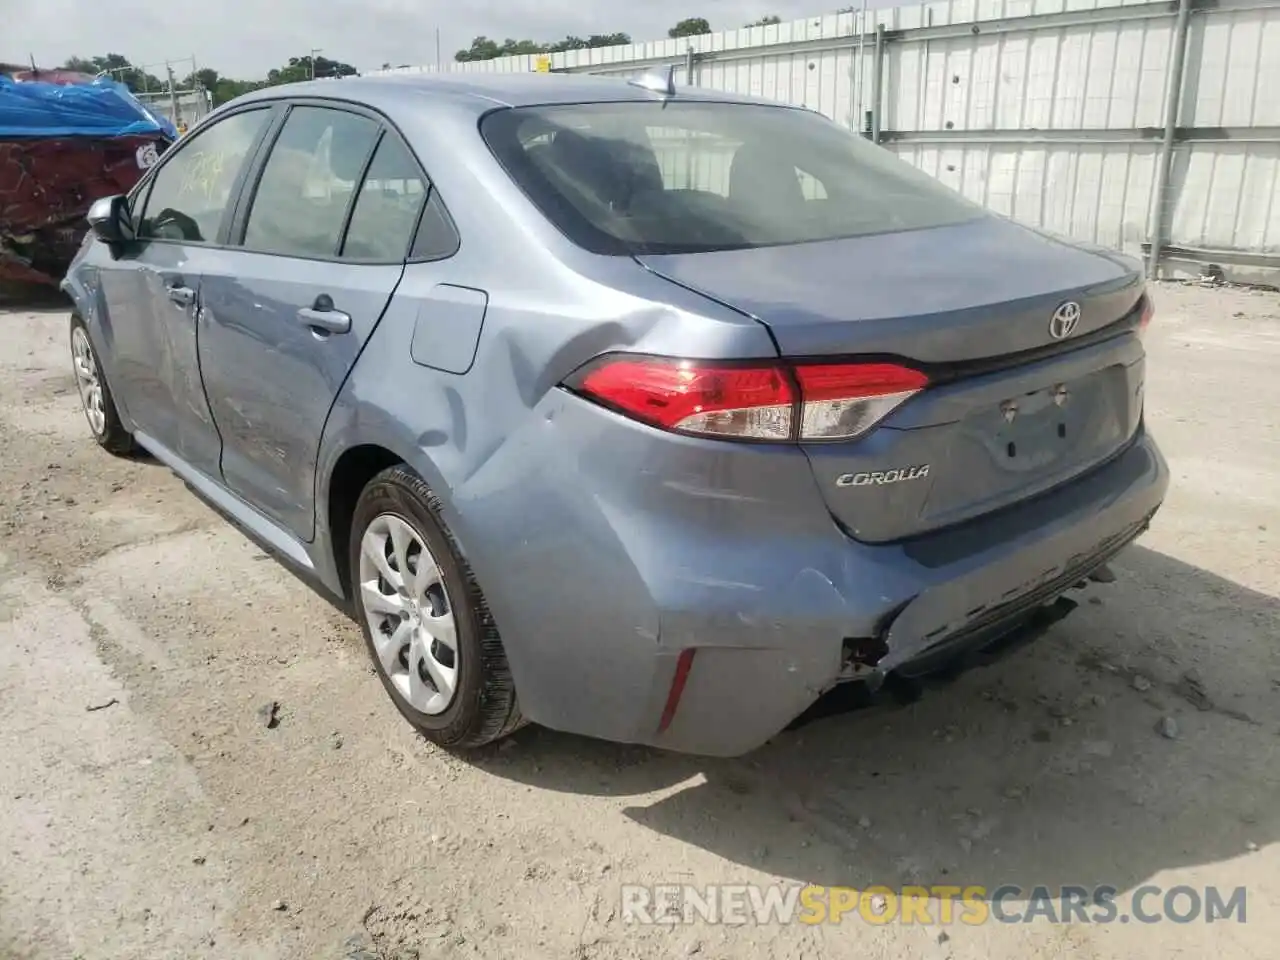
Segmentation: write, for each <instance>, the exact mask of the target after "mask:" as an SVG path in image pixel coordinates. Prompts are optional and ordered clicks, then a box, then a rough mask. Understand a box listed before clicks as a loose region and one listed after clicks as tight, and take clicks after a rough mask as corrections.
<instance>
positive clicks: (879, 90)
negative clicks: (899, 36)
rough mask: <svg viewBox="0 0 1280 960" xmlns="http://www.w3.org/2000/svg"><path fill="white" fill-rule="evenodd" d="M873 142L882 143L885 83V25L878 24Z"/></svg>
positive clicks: (872, 94) (873, 100)
mask: <svg viewBox="0 0 1280 960" xmlns="http://www.w3.org/2000/svg"><path fill="white" fill-rule="evenodd" d="M871 70H872V73H871V142H872V143H879V142H880V101H881V100H882V99H883V93H884V90H883V86H882V85H883V83H884V24H883V23H877V24H876V52H875V61H874V62H873V63H872V65H871Z"/></svg>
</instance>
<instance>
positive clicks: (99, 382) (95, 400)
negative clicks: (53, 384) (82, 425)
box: [71, 313, 134, 455]
mask: <svg viewBox="0 0 1280 960" xmlns="http://www.w3.org/2000/svg"><path fill="white" fill-rule="evenodd" d="M71 364H72V368H73V369H74V370H75V374H76V387H77V388H78V389H79V391H80V406H81V408H82V409H83V410H84V418H85V420H87V421H88V422H89V431H90V432H91V433H92V434H93V439H94V440H96V441H97V442H98V445H99V446H100V447H102V448H103V449H105V450H109V451H111V452H112V453H116V454H120V455H125V454H128V453H132V452H133V449H134V442H133V434H131V433H130V432H129V431H128V430H126V429H125V428H124V424H122V423H121V422H120V414H119V413H118V412H117V411H116V404H115V400H114V399H112V396H111V388H110V387H109V386H107V379H106V377H104V376H103V375H102V366H101V364H99V363H98V355H97V354H96V353H95V352H94V350H93V341H92V340H90V339H89V330H88V328H86V327H85V325H84V321H83V320H82V319H80V317H79V316H77V315H76V314H74V313H73V314H72V315H71Z"/></svg>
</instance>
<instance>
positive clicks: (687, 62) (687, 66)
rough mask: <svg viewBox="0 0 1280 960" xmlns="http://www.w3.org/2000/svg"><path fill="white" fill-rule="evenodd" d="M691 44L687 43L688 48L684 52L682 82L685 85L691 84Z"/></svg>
mask: <svg viewBox="0 0 1280 960" xmlns="http://www.w3.org/2000/svg"><path fill="white" fill-rule="evenodd" d="M693 59H694V58H693V44H692V43H691V44H689V49H688V50H686V51H685V52H684V82H685V86H689V87H692V86H693Z"/></svg>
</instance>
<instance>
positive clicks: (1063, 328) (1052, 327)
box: [1049, 300, 1080, 340]
mask: <svg viewBox="0 0 1280 960" xmlns="http://www.w3.org/2000/svg"><path fill="white" fill-rule="evenodd" d="M1079 323H1080V304H1078V303H1076V302H1075V301H1074V300H1068V301H1067V302H1066V303H1064V304H1062V305H1061V306H1059V307H1058V309H1057V310H1055V311H1053V316H1052V317H1050V318H1049V336H1051V337H1053V339H1055V340H1065V339H1067V337H1069V336H1071V334H1072V333H1073V332H1074V331H1075V329H1076V325H1077V324H1079Z"/></svg>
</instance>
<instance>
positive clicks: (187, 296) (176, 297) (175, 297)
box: [165, 286, 196, 307]
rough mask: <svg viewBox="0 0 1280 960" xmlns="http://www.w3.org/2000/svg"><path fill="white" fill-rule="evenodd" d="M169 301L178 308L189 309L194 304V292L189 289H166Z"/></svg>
mask: <svg viewBox="0 0 1280 960" xmlns="http://www.w3.org/2000/svg"><path fill="white" fill-rule="evenodd" d="M165 289H166V290H167V291H168V293H169V299H170V300H172V301H173V302H174V303H176V304H177V305H178V306H180V307H189V306H191V304H193V303H195V302H196V292H195V291H194V290H192V289H191V288H190V287H177V286H175V287H166V288H165Z"/></svg>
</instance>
